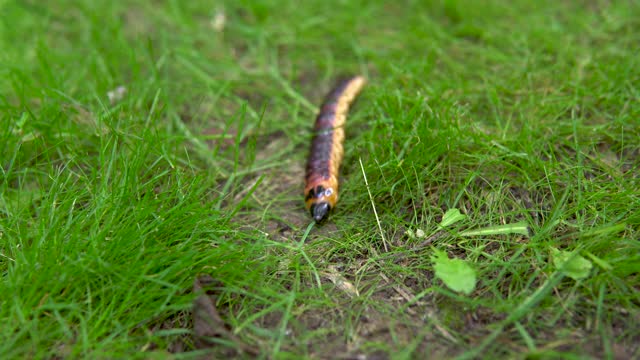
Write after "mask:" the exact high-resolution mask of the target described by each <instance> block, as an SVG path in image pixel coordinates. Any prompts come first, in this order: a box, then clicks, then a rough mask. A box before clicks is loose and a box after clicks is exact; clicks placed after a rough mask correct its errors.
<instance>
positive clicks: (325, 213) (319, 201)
mask: <svg viewBox="0 0 640 360" xmlns="http://www.w3.org/2000/svg"><path fill="white" fill-rule="evenodd" d="M305 200H306V201H307V205H308V208H309V212H310V214H311V217H312V218H313V219H314V220H315V221H316V222H318V223H320V222H323V221H324V220H326V219H327V218H328V217H329V213H330V212H331V208H332V204H335V203H336V201H337V197H336V194H335V192H334V190H333V188H332V187H330V186H327V187H325V186H323V185H318V186H316V187H315V188H311V189H309V191H308V193H307V196H306V198H305Z"/></svg>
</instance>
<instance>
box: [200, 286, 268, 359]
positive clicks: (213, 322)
mask: <svg viewBox="0 0 640 360" xmlns="http://www.w3.org/2000/svg"><path fill="white" fill-rule="evenodd" d="M217 283H219V282H218V281H216V280H215V279H213V278H212V277H211V276H209V275H202V276H198V277H196V279H195V281H194V284H193V292H194V293H197V294H200V295H198V297H197V298H196V299H195V300H194V301H193V334H194V343H195V346H196V348H197V349H212V348H214V347H216V346H217V345H220V342H221V341H216V340H215V339H220V340H223V341H227V342H231V343H233V344H234V345H235V346H236V348H235V349H234V350H236V351H242V352H245V353H248V354H251V355H258V353H259V352H258V351H257V350H256V349H253V348H251V347H250V346H248V345H246V344H244V343H243V342H242V341H241V340H240V339H238V338H237V337H236V336H235V335H234V334H233V333H232V332H231V331H230V330H229V329H228V327H227V324H225V322H224V320H223V319H222V317H220V313H218V310H217V309H216V305H215V303H216V296H215V294H213V293H212V291H211V290H210V291H206V290H207V289H211V288H213V287H214V286H215V285H216V284H217Z"/></svg>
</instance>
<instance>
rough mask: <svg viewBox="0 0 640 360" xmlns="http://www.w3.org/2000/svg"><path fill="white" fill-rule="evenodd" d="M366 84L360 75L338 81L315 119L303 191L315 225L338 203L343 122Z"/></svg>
mask: <svg viewBox="0 0 640 360" xmlns="http://www.w3.org/2000/svg"><path fill="white" fill-rule="evenodd" d="M365 83H366V80H365V79H364V77H362V76H355V77H352V78H349V79H347V80H344V81H342V82H340V83H339V84H338V85H337V86H336V87H335V88H334V89H333V90H332V91H331V92H330V93H329V95H327V97H326V99H325V101H324V103H323V105H322V107H321V108H320V113H319V114H318V116H317V117H316V122H315V126H314V129H313V130H314V135H313V140H312V142H311V150H310V153H309V159H308V161H307V169H306V176H305V180H306V186H305V189H304V195H305V205H306V208H307V210H308V211H309V212H310V213H311V217H313V219H314V220H315V221H316V222H322V221H323V220H325V219H326V218H327V217H328V215H329V212H330V211H331V209H333V208H335V206H336V203H337V202H338V170H339V169H340V163H341V162H342V156H343V154H344V151H343V147H342V143H343V141H344V123H345V121H346V119H347V113H348V111H349V106H350V105H351V103H352V102H353V101H354V100H355V98H356V96H358V93H360V91H361V90H362V88H363V87H364V85H365Z"/></svg>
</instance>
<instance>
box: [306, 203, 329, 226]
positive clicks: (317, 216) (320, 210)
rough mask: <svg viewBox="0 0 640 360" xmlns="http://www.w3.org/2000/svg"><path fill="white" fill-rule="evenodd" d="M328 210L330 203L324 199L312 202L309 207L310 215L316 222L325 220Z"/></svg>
mask: <svg viewBox="0 0 640 360" xmlns="http://www.w3.org/2000/svg"><path fill="white" fill-rule="evenodd" d="M330 211H331V205H329V203H328V202H326V201H323V202H319V203H315V204H312V205H311V208H310V212H311V217H312V218H313V220H315V221H316V222H317V223H321V222H323V221H324V220H326V219H327V218H328V217H329V216H328V215H329V212H330Z"/></svg>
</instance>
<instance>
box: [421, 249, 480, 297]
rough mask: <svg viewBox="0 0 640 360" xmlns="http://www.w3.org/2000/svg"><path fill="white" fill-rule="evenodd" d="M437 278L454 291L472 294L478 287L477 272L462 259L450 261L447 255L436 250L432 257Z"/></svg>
mask: <svg viewBox="0 0 640 360" xmlns="http://www.w3.org/2000/svg"><path fill="white" fill-rule="evenodd" d="M431 261H433V268H434V270H435V272H436V276H437V277H438V278H440V279H441V280H442V281H443V282H444V284H445V285H447V287H449V288H450V289H451V290H453V291H458V292H462V293H464V294H467V295H469V294H471V292H472V291H473V289H475V287H476V272H475V271H474V270H473V268H472V267H471V266H469V264H468V263H467V262H466V261H464V260H460V259H449V257H448V256H447V253H445V252H444V251H440V250H435V256H432V257H431Z"/></svg>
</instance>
